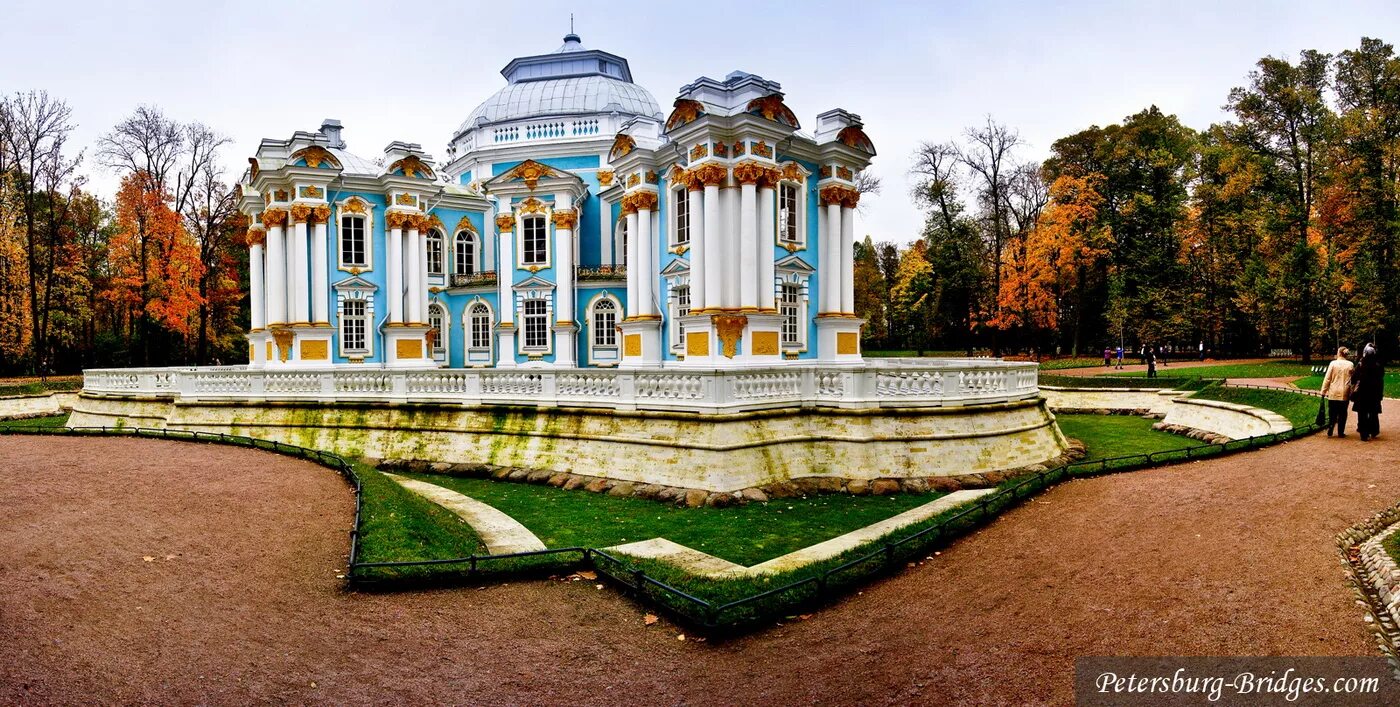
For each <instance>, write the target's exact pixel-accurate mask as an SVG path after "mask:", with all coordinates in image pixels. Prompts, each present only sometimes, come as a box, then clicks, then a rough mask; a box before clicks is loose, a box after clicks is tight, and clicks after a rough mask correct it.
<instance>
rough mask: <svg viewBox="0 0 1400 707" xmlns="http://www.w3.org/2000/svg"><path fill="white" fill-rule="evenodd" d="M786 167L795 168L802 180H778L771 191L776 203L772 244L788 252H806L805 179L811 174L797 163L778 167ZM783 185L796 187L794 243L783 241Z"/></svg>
mask: <svg viewBox="0 0 1400 707" xmlns="http://www.w3.org/2000/svg"><path fill="white" fill-rule="evenodd" d="M787 165H795V166H796V167H797V171H798V172H799V173H800V174H801V175H802V179H801V180H800V181H799V180H795V179H788V178H783V179H780V180H778V185H777V188H775V189H774V190H773V198H774V199H775V200H776V202H777V203H775V204H773V244H774V245H776V246H778V247H779V248H784V249H787V250H790V251H798V250H806V249H807V243H808V241H809V240H810V238H809V237H808V234H807V210H808V204H807V181H808V180H807V178H808V177H810V176H811V174H812V173H811V172H808V171H807V170H806V169H805V168H804V167H803V166H802V165H801V164H799V163H797V162H784V163H783V164H781V165H779V167H780V168H786V167H787ZM784 171H786V169H784ZM785 184H786V185H790V186H793V187H796V189H797V214H796V217H797V241H796V242H793V241H785V240H783V232H782V222H783V185H785Z"/></svg>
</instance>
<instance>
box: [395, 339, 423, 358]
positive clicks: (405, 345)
mask: <svg viewBox="0 0 1400 707" xmlns="http://www.w3.org/2000/svg"><path fill="white" fill-rule="evenodd" d="M394 354H395V357H396V358H400V359H411V358H423V340H422V339H399V340H398V341H395V342H394Z"/></svg>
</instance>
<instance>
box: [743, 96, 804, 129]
mask: <svg viewBox="0 0 1400 707" xmlns="http://www.w3.org/2000/svg"><path fill="white" fill-rule="evenodd" d="M748 112H750V113H752V114H754V115H761V116H763V117H764V118H765V119H767V120H771V121H773V122H775V123H782V124H783V125H786V126H788V127H789V128H792V129H794V130H796V129H798V128H800V127H802V126H801V125H799V124H798V123H797V114H795V113H793V112H792V109H791V108H788V107H787V104H785V103H783V97H782V95H781V94H777V93H774V94H770V95H767V96H764V97H763V98H755V99H753V100H752V101H749V105H748Z"/></svg>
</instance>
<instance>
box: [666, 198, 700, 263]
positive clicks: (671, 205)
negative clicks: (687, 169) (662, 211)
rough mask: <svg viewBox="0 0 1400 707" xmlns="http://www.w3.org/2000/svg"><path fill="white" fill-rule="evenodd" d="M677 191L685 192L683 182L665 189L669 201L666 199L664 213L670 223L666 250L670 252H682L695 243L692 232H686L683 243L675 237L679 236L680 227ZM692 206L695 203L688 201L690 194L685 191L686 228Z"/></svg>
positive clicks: (688, 225)
mask: <svg viewBox="0 0 1400 707" xmlns="http://www.w3.org/2000/svg"><path fill="white" fill-rule="evenodd" d="M679 192H686V187H685V185H684V184H681V185H676V186H672V187H671V188H670V189H669V190H668V191H667V195H668V197H667V198H668V199H669V201H667V203H666V214H667V217H668V218H667V220H668V221H669V222H670V223H669V225H670V228H668V229H667V234H666V244H667V250H669V251H670V252H672V253H684V252H686V251H688V250H690V248H691V246H692V244H694V243H695V234H694V233H688V234H687V236H686V242H685V243H681V242H679V241H678V240H677V238H678V237H679V236H680V229H681V219H680V208H679V207H678V206H677V204H678V203H679V202H680V198H679V196H678V193H679ZM694 206H695V204H693V203H691V202H690V195H689V194H688V193H687V194H686V213H687V216H686V223H685V227H686V229H687V230H688V229H689V228H690V223H689V220H690V216H689V212H690V209H691V208H694Z"/></svg>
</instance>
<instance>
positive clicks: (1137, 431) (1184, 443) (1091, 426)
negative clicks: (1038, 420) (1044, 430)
mask: <svg viewBox="0 0 1400 707" xmlns="http://www.w3.org/2000/svg"><path fill="white" fill-rule="evenodd" d="M1055 420H1056V421H1057V422H1058V423H1059V424H1060V430H1061V431H1063V432H1064V433H1065V436H1067V437H1073V438H1074V439H1077V440H1079V441H1080V442H1083V443H1084V447H1085V448H1086V449H1087V450H1088V455H1087V456H1086V457H1085V460H1086V461H1093V460H1095V459H1107V458H1110V457H1121V456H1126V455H1129V454H1151V453H1152V452H1161V451H1165V450H1168V449H1183V448H1186V447H1199V446H1201V445H1202V444H1205V443H1204V442H1201V441H1199V440H1194V439H1191V438H1190V437H1183V436H1181V435H1176V434H1172V433H1170V432H1163V431H1161V430H1154V429H1152V425H1153V424H1154V423H1155V422H1156V420H1150V419H1147V418H1142V417H1136V416H1132V415H1056V416H1055Z"/></svg>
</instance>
